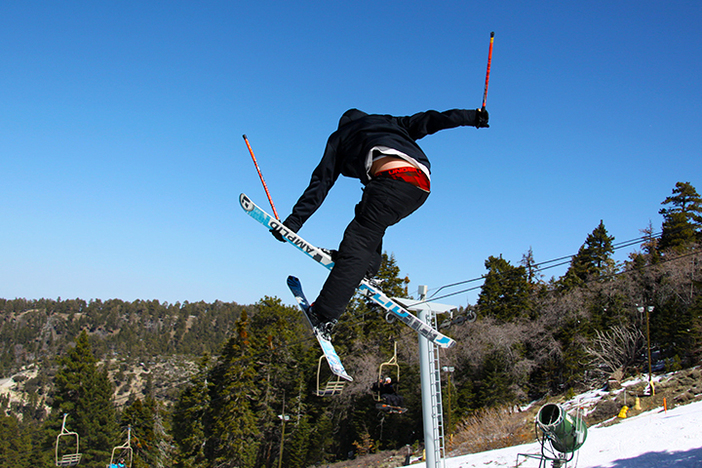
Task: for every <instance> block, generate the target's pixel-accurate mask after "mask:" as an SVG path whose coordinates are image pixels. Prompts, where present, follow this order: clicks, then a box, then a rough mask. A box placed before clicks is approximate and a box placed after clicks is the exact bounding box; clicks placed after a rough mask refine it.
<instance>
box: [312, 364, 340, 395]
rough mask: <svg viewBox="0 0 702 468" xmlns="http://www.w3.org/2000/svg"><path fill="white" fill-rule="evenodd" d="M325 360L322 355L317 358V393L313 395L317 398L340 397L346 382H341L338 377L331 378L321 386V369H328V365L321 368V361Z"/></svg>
mask: <svg viewBox="0 0 702 468" xmlns="http://www.w3.org/2000/svg"><path fill="white" fill-rule="evenodd" d="M326 359H327V357H326V356H325V355H323V354H322V355H321V356H320V358H319V363H318V364H317V391H316V393H315V395H317V396H319V397H325V396H334V395H341V392H342V391H343V390H344V385H345V384H346V381H345V380H342V379H341V377H340V376H338V375H336V376H332V378H331V379H329V380H328V381H327V382H326V384H324V386H322V368H325V369H328V368H329V366H328V365H325V366H322V361H323V360H326ZM334 377H336V378H334Z"/></svg>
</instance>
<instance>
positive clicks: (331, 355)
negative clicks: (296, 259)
mask: <svg viewBox="0 0 702 468" xmlns="http://www.w3.org/2000/svg"><path fill="white" fill-rule="evenodd" d="M288 287H289V288H290V291H291V292H292V293H293V296H295V299H296V300H297V304H298V305H299V306H300V309H302V312H303V313H304V315H305V318H306V319H307V323H309V324H310V327H311V328H312V333H314V336H315V337H316V338H317V341H318V342H319V346H320V347H321V348H322V352H323V353H324V356H325V357H326V358H327V362H328V363H329V368H330V369H331V371H332V372H333V373H334V374H335V375H338V376H339V377H341V378H342V379H346V380H348V381H349V382H352V381H353V378H352V377H351V376H350V375H349V374H347V373H346V370H345V369H344V365H343V364H342V363H341V359H340V358H339V355H338V354H337V353H336V349H334V345H333V344H332V342H331V341H329V340H327V339H325V338H324V337H323V336H322V335H321V334H320V333H319V332H318V331H317V329H316V328H315V327H314V325H313V324H312V320H310V316H309V309H310V305H309V303H308V302H307V298H306V297H305V293H304V292H302V283H300V280H299V279H297V278H295V277H294V276H288Z"/></svg>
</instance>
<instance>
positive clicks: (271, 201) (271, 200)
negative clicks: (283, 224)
mask: <svg viewBox="0 0 702 468" xmlns="http://www.w3.org/2000/svg"><path fill="white" fill-rule="evenodd" d="M243 136H244V141H245V142H246V147H247V148H248V149H249V153H251V159H253V163H254V166H256V171H257V172H258V177H259V178H260V179H261V183H262V184H263V190H265V191H266V196H267V197H268V202H269V203H270V204H271V208H273V215H274V216H275V219H277V220H278V221H280V217H279V216H278V212H277V211H276V210H275V205H273V199H272V198H271V194H270V192H269V191H268V186H267V185H266V181H265V180H263V174H261V169H259V167H258V162H257V161H256V156H254V153H253V150H252V149H251V145H250V144H249V139H248V138H246V134H244V135H243Z"/></svg>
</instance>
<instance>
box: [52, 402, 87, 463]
mask: <svg viewBox="0 0 702 468" xmlns="http://www.w3.org/2000/svg"><path fill="white" fill-rule="evenodd" d="M67 417H68V413H65V414H64V415H63V424H62V425H61V432H60V433H59V435H57V436H56V466H75V465H77V464H78V463H80V457H81V455H82V454H81V453H80V437H79V436H78V433H77V432H70V431H67V430H66V418H67ZM62 444H63V445H68V446H69V447H70V446H71V445H74V446H75V448H76V449H75V451H73V450H71V451H61V449H60V446H61V445H62Z"/></svg>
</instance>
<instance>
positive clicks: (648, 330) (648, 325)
mask: <svg viewBox="0 0 702 468" xmlns="http://www.w3.org/2000/svg"><path fill="white" fill-rule="evenodd" d="M651 312H653V306H648V307H646V341H648V384H649V385H651V321H650V319H649V314H650V313H651Z"/></svg>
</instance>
